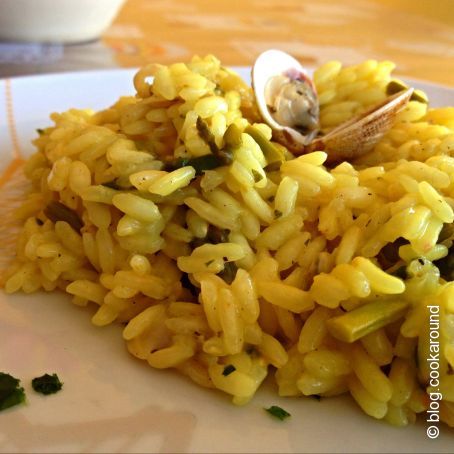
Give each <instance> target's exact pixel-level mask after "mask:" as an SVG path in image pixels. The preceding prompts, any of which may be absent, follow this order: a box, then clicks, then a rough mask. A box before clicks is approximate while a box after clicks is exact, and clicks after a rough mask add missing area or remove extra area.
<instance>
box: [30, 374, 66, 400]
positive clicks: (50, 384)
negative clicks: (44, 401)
mask: <svg viewBox="0 0 454 454" xmlns="http://www.w3.org/2000/svg"><path fill="white" fill-rule="evenodd" d="M32 387H33V389H34V390H35V391H36V392H37V393H41V394H44V395H45V396H47V395H48V394H55V393H57V392H58V391H60V390H61V389H62V387H63V383H62V382H61V381H60V379H59V378H58V376H57V374H52V375H49V374H44V375H42V376H41V377H36V378H34V379H33V380H32Z"/></svg>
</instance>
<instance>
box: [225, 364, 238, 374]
mask: <svg viewBox="0 0 454 454" xmlns="http://www.w3.org/2000/svg"><path fill="white" fill-rule="evenodd" d="M235 371H236V367H235V366H234V365H233V364H229V365H228V366H225V367H224V370H223V372H222V375H224V377H227V376H228V375H230V374H231V373H232V372H235Z"/></svg>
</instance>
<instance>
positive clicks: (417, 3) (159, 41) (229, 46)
mask: <svg viewBox="0 0 454 454" xmlns="http://www.w3.org/2000/svg"><path fill="white" fill-rule="evenodd" d="M12 1H16V2H20V1H22V2H24V1H25V2H27V1H28V3H33V4H34V5H35V7H38V8H40V9H39V10H38V14H36V15H35V14H30V15H29V16H30V18H29V20H31V21H34V22H33V24H36V23H38V24H39V23H40V22H41V21H43V19H44V16H45V14H46V11H45V8H43V7H42V6H40V5H41V2H42V1H43V0H12ZM60 1H61V0H60ZM65 1H68V0H65ZM71 1H73V0H71ZM110 1H112V0H110ZM4 2H5V0H1V2H0V5H1V4H3V3H4ZM44 3H46V2H44ZM52 3H53V5H55V4H57V3H59V2H52ZM75 3H77V4H78V5H79V6H78V10H79V11H80V12H82V13H83V14H84V15H85V18H86V23H88V22H89V21H88V19H87V18H89V17H90V11H91V13H92V16H93V15H94V16H96V17H100V15H101V13H100V12H97V13H96V14H94V12H93V8H94V6H93V5H94V4H98V1H96V2H95V1H92V0H90V1H87V0H82V1H81V0H78V1H76V2H75ZM101 3H105V4H106V6H105V8H107V9H110V12H111V13H112V12H113V13H115V14H116V12H117V9H118V8H119V10H118V15H116V18H115V19H114V20H113V22H112V23H111V25H110V26H108V24H106V27H107V28H105V29H104V31H103V32H102V34H101V37H100V39H93V37H88V38H87V37H83V36H82V37H81V38H80V40H81V41H82V42H79V43H71V44H62V43H61V40H60V42H58V40H56V41H57V42H48V41H46V40H45V42H32V43H30V42H29V43H24V42H19V41H18V39H23V38H20V37H19V38H18V37H17V36H16V37H14V38H13V40H11V38H10V40H9V41H6V40H5V39H3V40H2V41H0V77H10V76H15V75H24V74H37V73H48V72H60V71H76V70H87V69H100V68H116V67H137V66H140V65H143V64H144V63H147V62H151V61H152V62H160V63H170V62H174V61H184V60H188V59H190V58H191V56H192V55H193V54H199V55H205V54H207V53H212V54H215V55H216V56H217V57H218V58H220V59H221V60H222V61H223V63H224V64H226V65H232V66H235V65H236V66H238V65H251V64H252V63H253V61H254V58H255V57H256V56H257V54H259V53H260V52H261V51H263V50H265V49H268V48H279V49H282V50H285V51H287V52H289V53H291V54H293V55H294V56H296V57H297V58H298V59H299V60H301V61H302V63H303V64H305V65H306V66H308V67H315V66H318V65H319V64H321V63H323V62H325V61H327V60H331V59H336V60H340V61H342V62H343V63H345V64H353V63H358V62H360V61H363V60H365V59H370V58H373V59H378V60H392V61H394V62H395V63H397V70H396V73H397V74H399V75H402V76H406V77H411V78H414V79H424V80H429V81H433V82H436V83H441V84H444V85H448V86H454V0H342V1H338V0H316V1H315V0H312V1H310V0H216V1H213V0H126V1H125V2H124V3H122V2H121V1H118V0H117V1H116V2H115V1H113V2H112V4H111V5H110V6H109V3H110V2H109V1H106V0H103V1H102V2H101ZM90 4H91V6H90ZM46 8H47V7H46ZM0 13H1V14H0V16H2V17H4V18H5V15H4V14H3V12H1V11H0ZM115 14H113V15H115ZM111 15H112V14H111ZM73 17H74V16H73ZM67 19H68V15H66V17H65V20H67ZM69 19H71V17H69ZM109 21H110V18H109ZM86 27H87V25H86ZM1 28H2V25H1V20H0V36H3V35H2V33H1V32H2V30H1ZM3 28H5V25H3ZM16 30H18V29H17V28H16ZM28 39H29V38H28ZM40 39H41V38H40ZM86 39H88V41H87V40H86ZM76 41H77V39H76Z"/></svg>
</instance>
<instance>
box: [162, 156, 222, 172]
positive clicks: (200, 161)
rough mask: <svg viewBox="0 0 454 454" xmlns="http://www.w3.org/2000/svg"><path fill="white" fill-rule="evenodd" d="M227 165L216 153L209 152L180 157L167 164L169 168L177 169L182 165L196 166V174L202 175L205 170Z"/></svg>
mask: <svg viewBox="0 0 454 454" xmlns="http://www.w3.org/2000/svg"><path fill="white" fill-rule="evenodd" d="M223 165H225V163H224V161H223V160H222V159H221V158H220V157H219V156H215V155H214V154H207V155H204V156H199V157H197V158H191V159H179V160H177V161H176V162H174V163H171V164H170V165H168V166H167V169H168V170H176V169H180V168H181V167H186V166H191V167H194V170H195V173H196V175H202V173H203V172H204V171H205V170H212V169H216V168H218V167H222V166H223Z"/></svg>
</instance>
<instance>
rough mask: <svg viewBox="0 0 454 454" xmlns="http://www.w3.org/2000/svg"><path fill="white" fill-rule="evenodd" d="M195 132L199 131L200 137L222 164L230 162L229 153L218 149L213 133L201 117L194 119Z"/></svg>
mask: <svg viewBox="0 0 454 454" xmlns="http://www.w3.org/2000/svg"><path fill="white" fill-rule="evenodd" d="M196 127H197V132H198V133H199V136H200V138H201V139H202V140H203V141H204V142H205V143H206V144H207V145H208V147H209V148H210V150H211V153H213V155H214V156H216V157H218V158H219V159H220V160H221V161H222V163H223V164H224V165H226V164H230V163H231V162H232V155H231V153H229V152H227V151H224V150H220V149H219V147H218V146H217V145H216V141H215V137H214V134H213V133H212V132H211V131H210V128H209V127H208V125H207V124H206V122H205V121H203V120H202V118H200V117H197V121H196Z"/></svg>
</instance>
